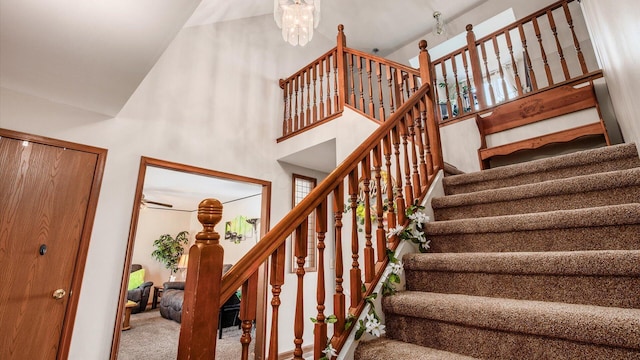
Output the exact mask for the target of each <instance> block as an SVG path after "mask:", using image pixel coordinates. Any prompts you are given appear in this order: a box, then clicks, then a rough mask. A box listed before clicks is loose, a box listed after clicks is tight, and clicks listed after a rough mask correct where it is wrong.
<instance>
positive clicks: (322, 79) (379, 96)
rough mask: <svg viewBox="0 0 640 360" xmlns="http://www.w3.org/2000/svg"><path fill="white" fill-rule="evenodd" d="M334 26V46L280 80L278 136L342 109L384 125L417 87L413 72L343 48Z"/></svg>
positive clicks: (416, 74) (307, 126)
mask: <svg viewBox="0 0 640 360" xmlns="http://www.w3.org/2000/svg"><path fill="white" fill-rule="evenodd" d="M343 30H344V27H343V26H342V25H340V26H338V41H337V46H336V47H334V48H333V49H331V50H329V51H328V52H326V53H325V54H324V55H322V56H320V57H319V58H318V59H316V60H315V61H313V62H311V63H310V64H309V65H307V66H306V67H304V68H302V69H301V70H299V71H298V72H296V73H295V74H293V75H291V76H290V77H288V78H286V79H283V80H280V87H281V88H282V90H283V97H284V111H283V114H284V116H283V119H282V137H281V138H280V139H278V141H282V140H285V139H287V138H289V137H291V136H293V135H295V134H298V133H301V132H303V131H305V130H308V129H310V128H313V127H315V126H317V125H319V124H322V123H324V122H327V121H329V120H331V119H334V118H336V117H338V116H340V115H341V114H342V110H343V109H344V107H345V106H348V107H350V108H352V109H353V110H355V111H358V112H360V113H361V114H363V115H364V116H366V117H368V118H370V119H372V120H374V121H379V122H383V121H385V120H386V119H388V118H389V116H391V114H393V113H394V112H395V111H396V109H397V108H399V107H400V106H401V105H402V104H404V102H405V101H406V100H407V99H408V98H409V96H410V94H411V93H413V92H415V90H416V89H417V88H418V87H419V85H420V73H419V71H418V70H417V69H414V68H411V67H408V66H405V65H402V64H399V63H396V62H393V61H390V60H386V59H383V58H381V57H378V56H375V55H370V54H366V53H364V52H361V51H358V50H354V49H350V48H347V47H346V38H345V35H344V32H343Z"/></svg>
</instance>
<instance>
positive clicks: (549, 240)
mask: <svg viewBox="0 0 640 360" xmlns="http://www.w3.org/2000/svg"><path fill="white" fill-rule="evenodd" d="M638 234H640V224H633V225H619V226H601V227H590V228H566V229H545V230H534V231H519V232H503V233H477V234H451V235H428V238H429V239H430V240H431V248H430V249H429V251H430V252H436V253H445V252H453V253H461V252H516V251H577V250H638V249H640V236H639V235H638Z"/></svg>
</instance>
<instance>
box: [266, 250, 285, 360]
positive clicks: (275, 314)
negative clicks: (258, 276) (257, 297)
mask: <svg viewBox="0 0 640 360" xmlns="http://www.w3.org/2000/svg"><path fill="white" fill-rule="evenodd" d="M285 258H286V249H285V243H282V245H281V246H280V247H279V248H278V249H277V250H276V251H275V252H274V253H273V254H271V271H270V274H271V279H270V281H269V284H270V285H271V294H272V298H271V335H270V336H269V359H277V358H278V324H279V321H278V320H279V310H280V304H281V303H282V302H281V300H280V293H281V292H282V285H283V284H284V266H285Z"/></svg>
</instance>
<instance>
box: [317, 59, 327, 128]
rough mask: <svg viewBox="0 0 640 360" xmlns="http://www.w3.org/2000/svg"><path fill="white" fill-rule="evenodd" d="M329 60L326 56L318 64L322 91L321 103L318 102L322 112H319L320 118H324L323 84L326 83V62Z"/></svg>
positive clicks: (320, 90)
mask: <svg viewBox="0 0 640 360" xmlns="http://www.w3.org/2000/svg"><path fill="white" fill-rule="evenodd" d="M323 61H324V63H323ZM327 61H329V60H328V58H325V59H322V60H321V61H320V64H318V65H319V66H318V72H319V74H318V76H319V77H320V89H319V91H318V92H319V93H320V103H319V104H318V111H319V112H320V114H319V117H320V120H321V119H324V91H323V90H324V89H323V88H322V85H323V83H324V67H325V65H324V64H325V63H327ZM327 87H328V85H327Z"/></svg>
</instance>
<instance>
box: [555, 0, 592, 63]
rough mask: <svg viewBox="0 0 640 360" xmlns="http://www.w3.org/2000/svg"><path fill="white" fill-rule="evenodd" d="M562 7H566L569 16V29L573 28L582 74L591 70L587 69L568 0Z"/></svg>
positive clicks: (566, 15)
mask: <svg viewBox="0 0 640 360" xmlns="http://www.w3.org/2000/svg"><path fill="white" fill-rule="evenodd" d="M562 8H563V9H564V16H565V17H566V18H567V24H568V25H569V29H570V30H571V36H572V37H573V46H575V48H576V55H578V62H579V63H580V69H582V75H584V74H586V73H588V72H589V70H588V69H587V62H586V61H584V55H583V54H582V50H580V42H579V41H578V37H577V36H576V31H575V29H574V28H573V18H572V17H571V11H569V5H568V2H567V1H565V2H563V3H562Z"/></svg>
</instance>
